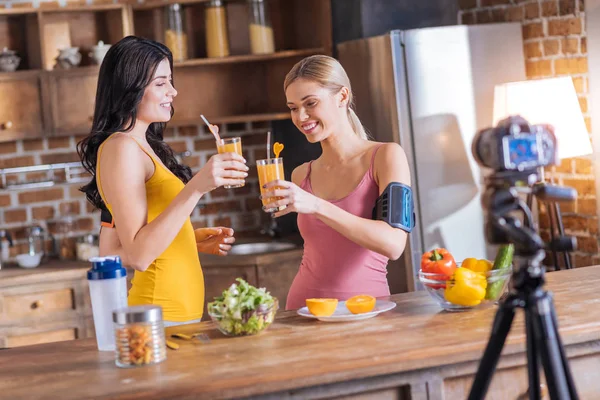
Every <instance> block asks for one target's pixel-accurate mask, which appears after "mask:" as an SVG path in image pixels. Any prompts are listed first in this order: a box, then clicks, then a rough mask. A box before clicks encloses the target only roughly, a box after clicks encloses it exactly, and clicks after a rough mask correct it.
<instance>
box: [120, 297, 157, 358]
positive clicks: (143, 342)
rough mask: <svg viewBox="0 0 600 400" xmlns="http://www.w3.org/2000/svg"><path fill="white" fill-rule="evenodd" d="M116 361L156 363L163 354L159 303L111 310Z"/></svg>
mask: <svg viewBox="0 0 600 400" xmlns="http://www.w3.org/2000/svg"><path fill="white" fill-rule="evenodd" d="M113 321H114V323H115V336H116V345H117V353H116V364H117V366H118V367H121V368H130V367H138V366H143V365H148V364H156V363H159V362H162V361H164V360H165V359H166V358H167V348H166V343H165V328H164V323H163V319H162V308H161V307H160V306H150V305H148V306H134V307H127V308H123V309H119V310H115V311H113Z"/></svg>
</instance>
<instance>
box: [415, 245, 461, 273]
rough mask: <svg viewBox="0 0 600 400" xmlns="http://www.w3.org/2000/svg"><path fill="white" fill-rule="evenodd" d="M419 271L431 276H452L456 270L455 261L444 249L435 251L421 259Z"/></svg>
mask: <svg viewBox="0 0 600 400" xmlns="http://www.w3.org/2000/svg"><path fill="white" fill-rule="evenodd" d="M421 269H422V270H423V272H428V273H432V274H439V275H446V276H448V277H449V276H452V274H453V273H454V270H456V261H454V257H452V254H450V252H449V251H448V250H446V249H441V248H438V249H435V250H432V251H429V252H427V253H425V254H423V256H422V257H421Z"/></svg>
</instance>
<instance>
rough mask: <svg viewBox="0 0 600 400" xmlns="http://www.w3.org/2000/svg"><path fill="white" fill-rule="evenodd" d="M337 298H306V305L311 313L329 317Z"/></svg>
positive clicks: (335, 305)
mask: <svg viewBox="0 0 600 400" xmlns="http://www.w3.org/2000/svg"><path fill="white" fill-rule="evenodd" d="M337 304H338V301H337V299H306V307H307V308H308V311H310V313H311V314H312V315H315V316H317V317H329V316H330V315H331V314H333V313H334V312H335V309H336V307H337Z"/></svg>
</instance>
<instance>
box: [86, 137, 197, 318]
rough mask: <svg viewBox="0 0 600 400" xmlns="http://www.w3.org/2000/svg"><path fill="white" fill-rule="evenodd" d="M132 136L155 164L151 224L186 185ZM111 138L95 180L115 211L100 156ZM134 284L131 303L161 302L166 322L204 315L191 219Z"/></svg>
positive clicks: (149, 186) (150, 189) (149, 184)
mask: <svg viewBox="0 0 600 400" xmlns="http://www.w3.org/2000/svg"><path fill="white" fill-rule="evenodd" d="M131 139H132V140H134V141H135V142H136V144H137V145H138V146H140V148H141V149H142V150H143V151H144V153H146V154H147V155H148V157H150V159H151V160H152V163H153V164H154V174H153V175H152V177H150V179H149V180H148V181H147V182H146V201H147V203H148V223H150V222H152V221H153V220H154V219H155V218H156V217H158V216H159V215H160V213H162V212H163V211H164V210H165V208H167V206H168V205H169V204H170V203H171V201H173V199H174V198H175V196H177V194H179V192H180V191H181V190H182V189H183V187H184V184H183V182H181V180H180V179H179V178H177V177H176V176H175V175H174V174H173V173H172V172H171V171H169V170H168V169H166V168H165V167H164V166H163V165H162V163H160V162H158V161H157V160H155V158H154V157H153V156H152V155H151V154H150V153H148V152H147V151H146V149H144V147H143V146H142V145H141V144H140V143H139V142H138V141H137V140H136V139H134V138H131ZM108 140H110V137H109V138H108V139H107V140H105V141H104V143H102V144H101V145H100V148H99V149H98V162H97V165H96V183H97V184H98V192H99V193H100V196H101V197H102V200H103V201H104V203H105V204H106V207H107V208H108V210H109V211H110V212H111V213H112V207H111V205H110V204H108V202H107V201H106V198H105V197H104V193H103V191H102V186H101V184H100V155H101V154H102V148H103V147H104V144H106V142H107V141H108ZM113 215H114V214H113ZM131 284H132V286H131V289H130V290H129V296H128V303H129V305H130V306H134V305H142V304H156V305H160V306H162V309H163V318H164V320H166V321H175V322H183V321H189V320H193V319H200V318H202V313H203V310H204V276H203V274H202V268H201V266H200V259H199V258H198V250H197V247H196V238H195V235H194V228H193V227H192V223H191V221H190V218H188V219H187V220H186V221H185V223H184V224H183V226H182V228H181V230H180V231H179V233H178V234H177V236H176V237H175V239H174V240H173V242H172V243H171V244H170V245H169V247H167V249H166V250H165V251H164V252H163V253H162V254H161V255H160V256H159V257H158V258H157V259H156V260H154V262H153V263H152V264H150V266H149V267H148V269H147V270H146V271H144V272H141V271H137V270H136V271H135V274H134V276H133V279H132V281H131Z"/></svg>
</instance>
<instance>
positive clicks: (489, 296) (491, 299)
mask: <svg viewBox="0 0 600 400" xmlns="http://www.w3.org/2000/svg"><path fill="white" fill-rule="evenodd" d="M457 266H458V268H461V267H460V264H458V265H457ZM458 268H457V269H458ZM476 274H478V275H479V276H481V278H483V279H485V282H486V285H485V297H483V299H481V301H480V302H478V301H477V300H474V301H456V300H455V299H456V298H457V296H452V295H448V293H449V292H448V293H447V291H449V290H452V289H455V286H456V281H455V280H454V278H453V277H451V276H447V275H441V274H435V273H428V272H423V271H422V270H419V275H418V277H419V282H421V284H422V285H423V286H424V287H425V290H426V291H427V293H429V295H430V296H431V297H432V298H433V299H434V300H435V301H436V303H437V304H438V305H439V306H440V307H441V308H442V309H444V310H446V311H464V310H470V309H474V308H483V307H487V306H490V305H493V304H495V303H496V302H497V301H498V299H499V298H500V297H501V296H502V295H503V294H504V293H505V292H506V290H507V288H508V283H509V281H510V277H511V275H512V265H511V266H510V267H509V268H505V269H495V270H491V271H487V272H476ZM466 298H467V299H469V298H468V295H467V296H466ZM473 299H475V298H474V297H471V298H470V299H469V300H473ZM451 300H453V301H451Z"/></svg>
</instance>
